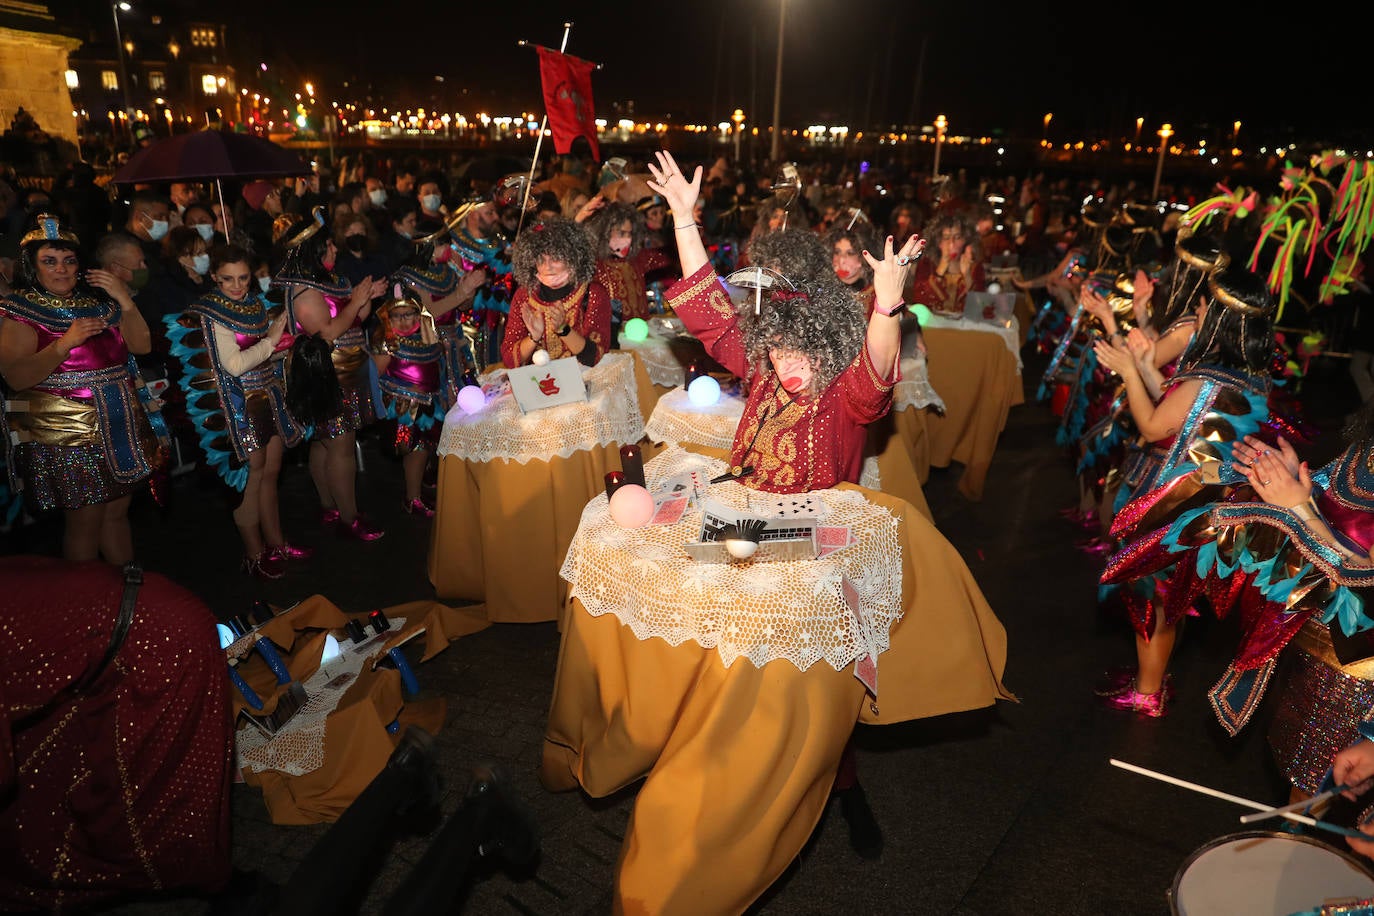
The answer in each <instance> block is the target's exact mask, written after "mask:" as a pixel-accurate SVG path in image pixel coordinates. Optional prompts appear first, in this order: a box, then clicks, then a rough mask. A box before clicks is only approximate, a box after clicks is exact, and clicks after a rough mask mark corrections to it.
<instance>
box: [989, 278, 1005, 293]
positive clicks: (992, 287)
mask: <svg viewBox="0 0 1374 916" xmlns="http://www.w3.org/2000/svg"><path fill="white" fill-rule="evenodd" d="M1001 291H1002V284H1001V283H998V282H997V281H995V280H994V281H993V282H991V283H989V284H988V292H990V293H992V294H993V295H994V296H995V295H997V294H998V293H1000V292H1001Z"/></svg>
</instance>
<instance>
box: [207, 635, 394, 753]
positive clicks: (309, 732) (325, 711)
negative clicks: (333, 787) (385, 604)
mask: <svg viewBox="0 0 1374 916" xmlns="http://www.w3.org/2000/svg"><path fill="white" fill-rule="evenodd" d="M405 625H406V622H405V618H404V617H393V618H391V627H390V628H389V629H388V630H387V632H385V633H381V634H378V635H376V636H373V637H372V638H371V639H368V640H367V641H366V642H363V643H361V644H357V643H354V642H353V640H351V639H349V638H347V637H345V636H340V637H338V640H339V655H338V657H336V658H334V659H331V660H330V662H329V664H328V665H323V666H321V667H320V668H319V669H317V670H316V671H315V673H314V674H312V675H310V677H309V678H307V679H306V680H305V683H304V684H302V685H301V686H303V687H304V688H305V694H306V696H307V697H309V698H310V699H309V701H308V702H307V703H306V704H305V706H304V707H302V708H301V711H300V712H298V713H296V714H295V715H294V716H292V717H291V721H289V722H287V723H286V725H285V726H283V727H282V729H281V730H280V731H279V732H277V733H276V734H275V735H273V736H272V737H271V738H268V737H267V736H266V735H264V734H263V733H262V732H260V731H258V730H257V729H256V728H254V727H253V726H251V725H244V726H242V727H241V728H239V730H238V732H237V733H236V735H235V739H234V746H235V750H236V751H237V752H238V758H239V767H240V768H241V769H242V768H247V769H249V770H251V771H252V772H254V773H261V772H263V771H264V770H276V771H278V772H282V773H286V774H288V775H291V776H304V775H305V774H306V773H311V772H314V771H315V770H317V769H319V768H320V767H321V766H323V765H324V731H325V723H326V722H327V720H328V719H329V715H330V713H332V712H333V711H334V710H335V709H336V708H338V705H339V700H341V699H343V695H344V693H345V692H346V691H347V690H348V688H349V687H352V686H353V682H354V681H356V680H357V678H358V672H360V671H362V670H363V666H364V665H369V664H371V663H372V659H374V658H376V656H377V655H378V654H379V653H380V652H381V650H382V647H383V646H385V645H386V641H387V639H389V638H390V637H392V636H394V635H395V634H397V633H399V632H400V631H401V629H402V628H403V627H405Z"/></svg>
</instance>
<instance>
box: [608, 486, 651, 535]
mask: <svg viewBox="0 0 1374 916" xmlns="http://www.w3.org/2000/svg"><path fill="white" fill-rule="evenodd" d="M610 511H611V520H612V521H614V522H615V523H616V524H617V525H619V526H620V527H622V528H643V527H644V526H645V525H647V524H649V519H651V518H653V517H654V497H653V495H652V494H651V493H649V491H648V490H646V489H644V488H643V487H641V486H640V485H639V484H637V483H627V484H624V485H623V486H621V487H620V489H618V490H616V491H615V493H614V494H613V495H612V496H611V503H610Z"/></svg>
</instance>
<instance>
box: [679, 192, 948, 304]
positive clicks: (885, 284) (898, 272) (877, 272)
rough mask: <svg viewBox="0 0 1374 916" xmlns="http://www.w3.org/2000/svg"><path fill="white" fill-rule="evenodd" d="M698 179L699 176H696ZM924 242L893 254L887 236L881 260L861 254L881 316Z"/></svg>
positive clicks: (897, 296) (910, 242)
mask: <svg viewBox="0 0 1374 916" xmlns="http://www.w3.org/2000/svg"><path fill="white" fill-rule="evenodd" d="M698 177H699V176H698ZM925 248H926V240H925V239H923V238H921V237H920V236H919V235H912V236H911V238H909V239H907V240H906V244H904V245H903V246H902V250H901V251H898V252H895V253H894V252H893V250H892V236H890V235H889V236H888V237H887V239H886V240H884V242H883V252H882V253H883V258H882V260H881V261H880V260H878V259H877V258H875V257H873V254H872V253H871V252H868V251H865V252H863V257H864V261H866V262H867V263H868V266H869V267H871V268H872V269H873V292H874V301H875V304H876V307H878V308H880V309H882V311H883V314H889V313H891V311H892V309H894V308H896V307H897V305H898V304H899V303H900V302H901V301H902V290H903V289H905V288H906V278H907V274H909V273H911V265H912V264H914V263H915V262H916V259H917V258H919V257H920V256H921V253H922V252H924V251H925Z"/></svg>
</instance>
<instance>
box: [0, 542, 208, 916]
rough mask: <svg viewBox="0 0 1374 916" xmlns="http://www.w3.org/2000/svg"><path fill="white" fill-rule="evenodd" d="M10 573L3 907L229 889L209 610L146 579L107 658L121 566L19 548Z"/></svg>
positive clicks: (4, 631) (0, 817) (3, 635)
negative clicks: (35, 553) (124, 629)
mask: <svg viewBox="0 0 1374 916" xmlns="http://www.w3.org/2000/svg"><path fill="white" fill-rule="evenodd" d="M0 581H3V582H4V583H5V587H4V588H3V589H0V738H3V740H0V910H4V911H6V912H13V911H19V910H23V911H29V910H39V911H46V912H55V911H59V910H63V909H72V910H76V909H79V908H89V907H94V906H98V905H99V904H101V903H104V902H107V901H112V899H113V898H115V897H117V896H119V895H122V894H126V893H129V892H132V891H149V890H164V891H175V890H178V889H196V890H199V891H201V892H206V893H208V892H213V891H217V890H219V889H220V887H221V886H222V885H223V884H224V882H225V881H226V880H227V879H228V877H229V853H230V846H229V823H230V818H229V789H230V782H231V780H232V772H233V771H232V766H233V732H232V730H231V723H230V718H229V713H230V709H229V691H228V678H227V677H226V675H225V667H224V653H223V652H221V651H220V649H219V645H218V641H217V640H216V637H215V620H214V617H213V616H212V615H211V614H210V611H209V609H208V608H206V606H205V604H204V603H203V602H202V601H201V600H200V599H198V598H196V597H195V596H194V595H193V594H191V593H190V592H189V591H187V590H186V589H184V588H182V587H180V586H178V585H176V584H174V583H173V582H171V581H170V580H169V579H167V578H166V577H164V576H161V575H158V574H156V573H146V574H145V575H144V580H143V583H142V585H141V586H140V587H139V589H138V592H137V600H136V604H135V606H134V609H133V615H132V623H131V624H130V626H129V628H128V630H127V634H126V635H125V637H124V639H123V641H122V642H121V643H119V644H118V646H117V651H116V652H115V654H114V655H113V657H109V656H108V655H107V653H108V652H109V650H110V648H111V646H113V645H115V641H114V639H113V638H112V634H113V632H114V630H115V622H116V619H117V616H118V613H119V609H120V605H121V595H122V593H123V590H124V588H125V585H124V582H123V576H122V575H121V571H120V570H119V569H118V568H117V567H114V566H111V565H109V564H106V563H100V562H95V561H91V562H85V563H71V562H67V561H61V560H56V559H52V558H47V557H32V556H14V557H6V558H4V559H0ZM107 658H109V662H108V664H102V662H104V661H105V660H106V659H107ZM92 677H93V678H94V679H93V680H91V681H90V682H89V683H88V684H83V682H84V681H85V680H86V679H87V678H92ZM83 688H84V689H83Z"/></svg>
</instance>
